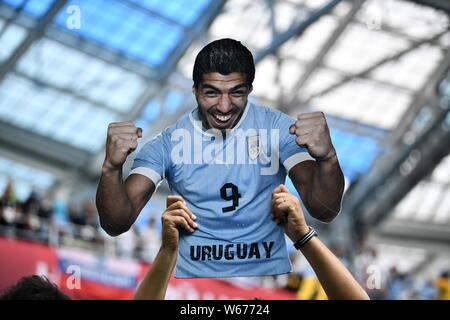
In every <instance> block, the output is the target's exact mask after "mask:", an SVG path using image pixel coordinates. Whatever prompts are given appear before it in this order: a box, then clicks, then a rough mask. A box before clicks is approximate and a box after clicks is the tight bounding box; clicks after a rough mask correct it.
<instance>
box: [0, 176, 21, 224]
mask: <svg viewBox="0 0 450 320" xmlns="http://www.w3.org/2000/svg"><path fill="white" fill-rule="evenodd" d="M16 203H17V197H16V194H15V192H14V185H13V182H12V181H11V180H9V181H8V184H7V185H6V188H5V191H4V192H3V195H2V197H1V199H0V225H7V226H11V225H13V224H14V222H15V220H16Z"/></svg>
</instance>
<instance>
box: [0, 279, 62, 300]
mask: <svg viewBox="0 0 450 320" xmlns="http://www.w3.org/2000/svg"><path fill="white" fill-rule="evenodd" d="M0 300H70V298H69V297H68V296H67V295H66V294H65V293H64V292H62V291H61V290H60V289H59V288H58V286H57V285H56V284H54V283H52V282H50V280H48V279H47V277H45V276H38V275H32V276H26V277H23V278H21V279H20V280H19V281H18V282H17V283H16V284H14V285H12V286H11V287H9V288H7V289H6V290H5V291H4V292H3V294H2V295H0Z"/></svg>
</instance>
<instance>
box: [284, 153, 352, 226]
mask: <svg viewBox="0 0 450 320" xmlns="http://www.w3.org/2000/svg"><path fill="white" fill-rule="evenodd" d="M289 177H290V178H291V180H292V182H293V184H294V186H295V188H296V189H297V191H298V193H299V194H300V197H301V198H302V200H303V203H304V204H305V206H306V208H307V209H308V211H309V213H310V214H311V216H312V217H314V218H316V219H318V220H320V221H322V222H331V221H332V220H333V219H334V218H335V217H336V216H337V215H338V213H339V210H340V208H341V201H342V195H343V192H344V175H343V173H342V170H341V168H340V166H339V162H338V160H337V157H336V156H333V157H331V158H330V159H328V160H326V161H303V162H300V163H298V164H297V165H295V166H294V167H293V168H292V169H291V170H290V171H289Z"/></svg>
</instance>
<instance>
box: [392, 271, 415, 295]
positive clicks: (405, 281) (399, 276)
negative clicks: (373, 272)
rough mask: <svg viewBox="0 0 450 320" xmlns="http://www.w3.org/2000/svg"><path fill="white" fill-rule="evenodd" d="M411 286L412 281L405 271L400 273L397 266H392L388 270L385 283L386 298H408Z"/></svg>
mask: <svg viewBox="0 0 450 320" xmlns="http://www.w3.org/2000/svg"><path fill="white" fill-rule="evenodd" d="M412 287H413V282H412V281H411V279H410V277H409V275H408V274H406V273H400V272H399V270H398V269H397V267H395V266H394V267H392V268H391V269H390V272H389V279H388V283H387V295H386V299H388V300H405V299H408V297H409V296H408V293H410V291H411V289H412Z"/></svg>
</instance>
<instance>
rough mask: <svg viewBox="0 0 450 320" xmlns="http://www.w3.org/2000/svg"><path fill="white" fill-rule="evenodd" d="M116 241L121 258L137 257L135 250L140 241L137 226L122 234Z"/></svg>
mask: <svg viewBox="0 0 450 320" xmlns="http://www.w3.org/2000/svg"><path fill="white" fill-rule="evenodd" d="M115 239H116V243H117V253H118V255H119V256H121V257H125V258H130V259H131V258H134V257H135V250H136V248H137V244H138V241H139V238H138V235H137V233H136V229H135V226H132V227H131V228H130V230H128V231H127V232H124V233H122V234H121V235H119V236H117V237H116V238H115Z"/></svg>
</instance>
